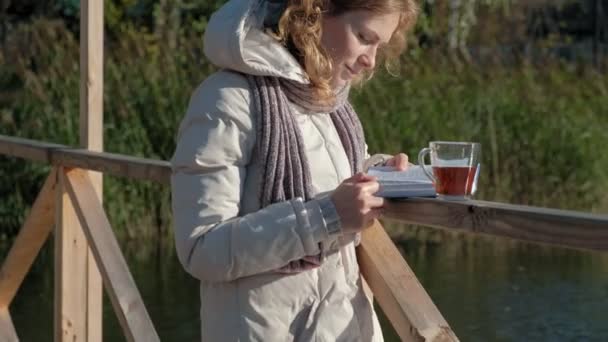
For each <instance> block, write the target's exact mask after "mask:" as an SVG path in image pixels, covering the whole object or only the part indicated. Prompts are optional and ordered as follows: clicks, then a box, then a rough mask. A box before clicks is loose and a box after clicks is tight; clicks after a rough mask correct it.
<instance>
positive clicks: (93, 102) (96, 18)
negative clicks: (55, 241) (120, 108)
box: [80, 0, 104, 342]
mask: <svg viewBox="0 0 608 342" xmlns="http://www.w3.org/2000/svg"><path fill="white" fill-rule="evenodd" d="M80 4H81V9H80V32H81V33H80V34H81V35H80V68H81V69H80V147H82V148H86V149H88V150H91V151H103V59H104V53H103V52H104V51H103V49H104V44H103V36H104V34H103V23H104V18H103V16H104V10H103V4H104V1H102V0H84V1H81V2H80ZM89 173H90V174H89V177H90V178H91V180H92V183H93V187H94V188H95V192H96V193H97V197H98V198H99V201H100V202H101V203H103V174H102V173H98V172H89ZM86 253H87V256H86V260H87V265H86V273H87V285H86V286H87V318H86V322H87V339H86V341H88V342H101V340H102V317H103V316H102V312H103V310H102V303H103V302H102V295H103V285H102V281H101V275H100V273H99V268H98V267H97V265H96V264H95V259H94V258H93V255H92V254H91V250H90V248H88V247H87V249H86Z"/></svg>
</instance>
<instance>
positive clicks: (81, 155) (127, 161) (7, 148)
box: [0, 135, 171, 184]
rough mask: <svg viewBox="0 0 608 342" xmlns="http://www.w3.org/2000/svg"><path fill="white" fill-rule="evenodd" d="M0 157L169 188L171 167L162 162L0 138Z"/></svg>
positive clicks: (26, 140) (27, 140)
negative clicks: (157, 184) (118, 177)
mask: <svg viewBox="0 0 608 342" xmlns="http://www.w3.org/2000/svg"><path fill="white" fill-rule="evenodd" d="M0 154H3V155H7V156H13V157H19V158H24V159H28V160H33V161H38V162H43V163H48V164H53V165H60V166H65V167H70V168H81V169H87V170H94V171H99V172H103V173H107V174H110V175H115V176H122V177H128V178H134V179H142V180H151V181H155V182H159V183H164V184H169V181H170V177H171V164H170V163H169V162H166V161H162V160H155V159H145V158H136V157H130V156H125V155H121V154H116V153H107V152H96V151H88V150H86V149H79V148H72V147H68V146H65V145H59V144H52V143H45V142H39V141H36V140H29V139H23V138H17V137H9V136H5V135H0Z"/></svg>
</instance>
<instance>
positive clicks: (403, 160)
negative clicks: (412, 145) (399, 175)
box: [394, 153, 409, 171]
mask: <svg viewBox="0 0 608 342" xmlns="http://www.w3.org/2000/svg"><path fill="white" fill-rule="evenodd" d="M394 166H395V167H396V168H397V170H400V171H405V170H407V168H408V166H409V157H408V156H407V154H405V153H399V154H397V155H396V156H395V165H394Z"/></svg>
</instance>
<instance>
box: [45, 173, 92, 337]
mask: <svg viewBox="0 0 608 342" xmlns="http://www.w3.org/2000/svg"><path fill="white" fill-rule="evenodd" d="M61 173H63V168H60V169H59V172H57V174H58V180H57V181H58V186H57V199H56V202H55V204H56V208H57V212H56V214H55V217H56V225H55V322H54V323H55V342H68V341H78V342H80V341H87V336H88V333H87V321H88V318H89V317H88V314H89V312H88V311H87V301H88V300H87V297H88V286H87V285H88V281H87V278H88V277H87V274H88V273H87V265H88V260H87V256H88V245H87V243H86V238H85V236H84V234H83V232H82V229H81V227H80V225H79V223H78V218H77V217H76V213H75V211H74V207H73V206H72V202H71V201H70V198H69V196H68V194H67V192H66V190H65V184H63V182H62V178H63V177H59V175H60V174H61Z"/></svg>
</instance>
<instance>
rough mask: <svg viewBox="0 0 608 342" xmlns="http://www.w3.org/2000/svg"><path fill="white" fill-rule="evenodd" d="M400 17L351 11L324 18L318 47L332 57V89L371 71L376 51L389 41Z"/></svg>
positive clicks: (392, 14)
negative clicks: (320, 46)
mask: <svg viewBox="0 0 608 342" xmlns="http://www.w3.org/2000/svg"><path fill="white" fill-rule="evenodd" d="M399 17H400V14H399V13H389V14H373V13H371V12H369V11H350V12H346V13H343V14H341V15H339V16H335V17H334V16H326V17H325V18H323V34H322V36H321V44H322V45H323V47H324V48H325V49H326V50H327V52H328V53H329V55H330V56H331V58H332V62H333V70H332V80H331V86H332V87H333V88H334V89H336V88H339V87H342V86H344V85H345V84H346V83H348V82H350V81H352V80H353V79H354V78H356V77H358V76H360V75H361V73H362V72H363V71H366V70H372V69H373V68H374V66H375V65H376V54H377V52H378V48H381V47H382V45H383V44H386V43H388V41H389V40H390V39H391V36H392V35H393V32H395V30H396V29H397V25H398V24H399Z"/></svg>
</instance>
